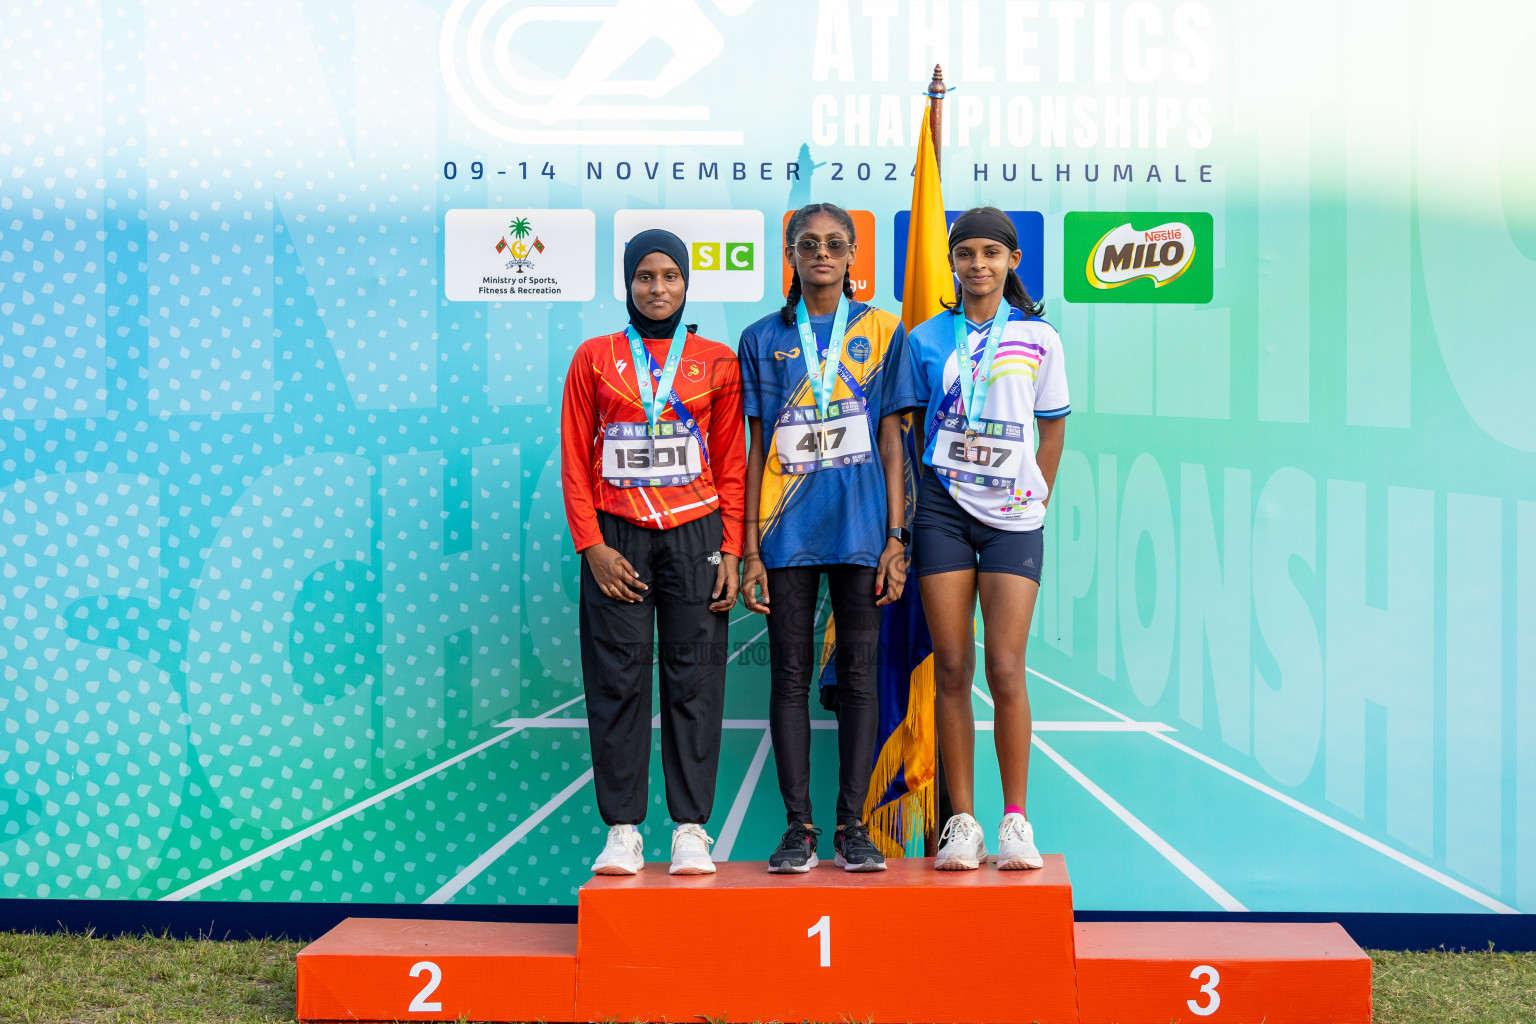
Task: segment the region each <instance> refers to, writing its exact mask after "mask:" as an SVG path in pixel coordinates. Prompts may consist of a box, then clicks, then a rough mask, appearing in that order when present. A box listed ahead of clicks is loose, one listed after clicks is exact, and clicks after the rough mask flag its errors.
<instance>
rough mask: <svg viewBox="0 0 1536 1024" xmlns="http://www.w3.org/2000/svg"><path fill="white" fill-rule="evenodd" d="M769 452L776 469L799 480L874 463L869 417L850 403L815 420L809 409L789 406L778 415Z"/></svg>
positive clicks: (831, 407) (859, 406)
mask: <svg viewBox="0 0 1536 1024" xmlns="http://www.w3.org/2000/svg"><path fill="white" fill-rule="evenodd" d="M773 449H774V452H775V453H776V454H777V455H778V457H779V468H780V470H782V471H783V472H785V473H789V474H791V475H795V476H799V475H802V474H805V473H815V472H818V471H820V470H823V469H845V468H847V467H848V466H857V465H860V464H862V463H865V462H869V461H871V460H873V459H874V457H875V456H874V449H873V448H872V446H871V444H870V436H869V415H868V414H867V413H866V412H865V411H864V406H863V404H862V403H860V402H858V401H857V400H854V399H844V400H843V401H840V402H833V403H831V404H830V405H829V406H828V407H827V418H826V419H824V420H823V419H818V418H817V416H816V410H815V408H813V407H810V406H791V407H790V408H788V409H785V410H784V411H783V412H781V413H780V414H779V421H778V423H777V424H776V425H775V426H774V431H773Z"/></svg>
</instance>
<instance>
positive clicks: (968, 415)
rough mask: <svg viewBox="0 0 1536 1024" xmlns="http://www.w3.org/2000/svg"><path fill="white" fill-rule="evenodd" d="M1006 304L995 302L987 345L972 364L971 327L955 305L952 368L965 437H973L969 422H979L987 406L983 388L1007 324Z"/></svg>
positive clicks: (987, 387) (988, 379)
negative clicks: (954, 374)
mask: <svg viewBox="0 0 1536 1024" xmlns="http://www.w3.org/2000/svg"><path fill="white" fill-rule="evenodd" d="M1009 312H1010V307H1009V305H1008V303H1007V302H999V303H998V304H997V312H996V313H995V314H994V315H993V317H992V328H991V330H990V331H988V332H987V347H986V348H985V349H983V350H982V353H981V358H980V359H979V360H978V361H977V363H976V365H975V367H974V368H973V367H972V366H971V330H970V327H969V325H967V324H966V322H965V312H964V311H963V310H961V309H960V308H958V307H956V309H955V312H954V317H955V370H956V374H957V376H958V378H959V379H958V380H957V381H956V383H957V384H959V385H960V398H961V400H962V401H963V402H964V403H965V421H966V427H967V428H968V429H967V430H966V436H967V437H974V436H975V430H974V429H970V427H971V424H973V423H980V422H981V414H982V410H984V409H985V408H986V407H987V391H988V389H989V388H990V387H991V384H992V361H993V360H994V359H996V358H997V346H998V345H999V344H1001V343H1002V340H1003V328H1004V327H1005V326H1007V324H1008V314H1009Z"/></svg>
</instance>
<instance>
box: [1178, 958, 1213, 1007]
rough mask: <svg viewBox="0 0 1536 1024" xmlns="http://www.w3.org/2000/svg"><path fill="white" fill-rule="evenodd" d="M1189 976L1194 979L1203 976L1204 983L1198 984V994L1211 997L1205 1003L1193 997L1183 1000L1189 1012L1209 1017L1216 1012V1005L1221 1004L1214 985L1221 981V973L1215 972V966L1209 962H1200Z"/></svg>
mask: <svg viewBox="0 0 1536 1024" xmlns="http://www.w3.org/2000/svg"><path fill="white" fill-rule="evenodd" d="M1189 976H1190V977H1191V978H1193V979H1195V980H1196V981H1200V980H1201V979H1202V978H1203V979H1204V980H1205V984H1203V985H1201V986H1200V994H1201V995H1203V996H1210V997H1211V998H1210V1000H1209V1001H1208V1002H1205V1003H1197V1002H1195V1001H1194V1000H1193V999H1186V1000H1184V1002H1185V1003H1186V1004H1187V1005H1188V1006H1189V1012H1190V1013H1193V1014H1195V1015H1196V1016H1199V1017H1209V1016H1210V1015H1211V1014H1213V1013H1215V1012H1216V1007H1218V1006H1220V1005H1221V993H1220V992H1217V991H1216V986H1217V985H1218V984H1219V983H1220V982H1221V975H1220V974H1218V973H1217V971H1216V968H1214V967H1212V966H1210V965H1209V964H1202V965H1201V966H1199V967H1196V968H1195V969H1194V970H1192V971H1190V972H1189Z"/></svg>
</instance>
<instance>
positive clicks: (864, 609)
mask: <svg viewBox="0 0 1536 1024" xmlns="http://www.w3.org/2000/svg"><path fill="white" fill-rule="evenodd" d="M823 573H825V574H826V577H827V590H828V592H829V594H830V596H831V598H832V614H833V617H834V620H835V622H836V627H837V636H836V639H837V654H836V660H835V666H836V672H837V700H838V710H837V752H838V761H839V766H838V786H837V824H839V825H847V824H851V823H853V822H856V821H858V820H860V818H861V816H862V815H863V813H864V796H865V793H866V792H868V790H869V772H870V768H871V766H872V765H873V763H874V759H875V733H876V731H877V730H878V729H879V726H880V706H879V703H878V702H877V700H876V696H875V649H876V645H877V644H878V643H879V641H880V619H881V611H880V609H879V608H878V607H877V606H876V605H875V570H874V569H873V568H872V567H870V566H864V565H812V566H796V567H793V568H788V569H769V570H768V596H769V599H770V600H769V606H770V607H771V608H772V609H773V611H772V612H770V613H769V615H768V659H769V664H770V666H771V669H772V677H773V682H772V691H771V694H770V696H769V700H768V727H769V730H770V731H771V732H772V734H773V756H774V762H775V763H776V764H777V766H778V770H779V792H780V793H781V794H783V796H784V810H785V811H786V812H787V813H788V816H789V820H790V821H791V822H796V821H804V822H810V821H813V820H814V819H813V818H812V817H811V720H810V711H809V708H808V706H807V702H808V701H809V699H810V692H811V685H812V683H813V681H814V677H815V675H816V667H817V664H818V662H819V661H820V648H819V647H818V646H817V645H816V643H815V639H816V593H817V590H818V589H819V588H820V586H821V576H822V574H823Z"/></svg>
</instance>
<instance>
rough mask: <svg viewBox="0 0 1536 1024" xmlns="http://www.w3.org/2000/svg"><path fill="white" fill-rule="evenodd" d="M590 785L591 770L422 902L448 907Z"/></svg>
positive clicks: (583, 773)
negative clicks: (516, 845)
mask: <svg viewBox="0 0 1536 1024" xmlns="http://www.w3.org/2000/svg"><path fill="white" fill-rule="evenodd" d="M591 781H592V769H591V768H588V769H587V770H586V771H584V772H582V773H581V775H580V776H579V777H578V778H577V779H576V781H575V782H572V783H571V784H570V785H569V786H566V787H565V788H564V789H562V790H561V791H560V792H558V793H556V794H555V795H554V796H552V797H550V799H549V801H548V802H547V803H545V804H544V806H543V807H540V808H539V809H538V810H536V811H534V812H533V813H532V814H530V815H529V816H528V817H527V818H526V819H524V820H523V821H521V822H519V823H518V825H517V827H516V828H514V829H513V830H512V831H511V832H508V833H507V834H506V835H504V836H502V837H501V838H500V839H498V840H497V841H496V845H495V846H492V847H491V848H490V849H489V850H486V851H485V852H484V853H482V854H481V855H480V856H478V857H476V858H475V859H474V860H473V861H472V862H471V863H470V865H469V867H467V868H465V869H464V870H463V871H460V872H459V873H458V874H456V875H454V876H453V877H452V878H451V879H449V880H448V882H447V884H445V885H444V886H443V887H442V888H441V889H439V890H437V892H435V893H433V894H432V895H431V896H428V897H427V898H426V899H425V900H424V901H423V902H425V903H447V902H448V901H449V900H450V899H452V898H453V897H454V895H455V894H456V893H457V892H458V891H459V890H460V889H462V888H464V887H465V886H466V885H468V884H469V883H470V882H472V881H473V880H474V879H475V877H476V876H477V875H479V874H480V872H482V871H484V870H485V869H486V868H488V867H490V866H491V865H492V864H494V863H496V861H497V859H498V858H499V857H500V856H501V855H502V854H504V853H506V852H507V851H508V850H510V849H511V848H512V847H513V845H514V844H515V843H517V841H518V840H519V839H522V838H523V837H524V836H526V835H527V834H528V833H529V832H532V831H533V830H534V829H536V828H538V827H539V823H540V822H541V821H543V820H544V819H545V818H547V817H549V816H550V815H551V814H553V813H554V812H555V811H557V810H559V808H560V805H561V804H563V803H565V802H566V801H567V800H569V799H570V798H571V797H573V796H575V795H576V793H577V792H578V791H579V790H580V789H581V788H582V787H583V786H585V785H586V784H587V783H589V782H591Z"/></svg>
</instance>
